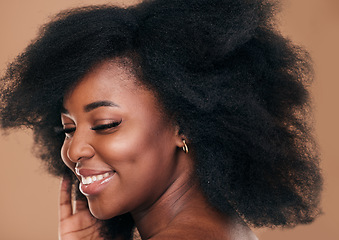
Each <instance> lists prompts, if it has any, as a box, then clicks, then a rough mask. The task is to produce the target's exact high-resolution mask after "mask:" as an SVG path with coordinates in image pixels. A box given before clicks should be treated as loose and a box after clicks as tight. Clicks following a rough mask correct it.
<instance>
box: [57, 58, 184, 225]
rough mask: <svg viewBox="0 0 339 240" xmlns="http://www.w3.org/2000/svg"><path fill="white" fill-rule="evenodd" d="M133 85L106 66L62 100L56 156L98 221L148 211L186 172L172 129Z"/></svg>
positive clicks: (121, 69) (119, 68)
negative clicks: (61, 132) (61, 131)
mask: <svg viewBox="0 0 339 240" xmlns="http://www.w3.org/2000/svg"><path fill="white" fill-rule="evenodd" d="M136 81H138V80H136V78H135V77H134V76H133V74H131V72H130V71H129V69H128V67H126V66H123V65H122V64H119V63H117V62H106V63H103V64H100V65H99V66H98V67H96V68H95V69H94V70H93V71H91V72H90V73H89V74H87V75H86V76H85V77H84V78H83V79H82V80H81V81H80V82H79V83H78V84H77V85H76V87H75V88H74V89H72V91H70V92H69V93H68V94H67V95H66V96H65V98H64V109H65V110H64V111H63V113H62V114H61V118H62V123H63V126H64V129H65V132H66V137H65V141H64V144H63V147H62V149H61V156H62V159H63V161H64V162H65V164H66V165H67V166H68V167H69V168H70V169H71V170H73V171H74V173H76V175H77V177H78V178H79V180H80V181H81V183H80V186H79V187H80V190H81V191H82V193H83V194H84V195H85V196H86V197H87V199H88V203H89V208H90V211H91V212H92V214H93V215H94V216H95V217H97V218H99V219H108V218H111V217H114V216H117V215H120V214H123V213H126V212H133V211H139V210H140V211H142V210H144V209H147V208H149V207H150V206H151V205H152V204H153V203H154V202H155V201H156V200H157V199H158V198H159V197H160V196H161V195H162V194H163V193H164V192H165V191H166V189H167V188H168V187H169V186H170V184H171V183H173V182H174V181H175V179H176V178H178V177H180V175H181V174H183V172H184V171H187V169H185V168H183V167H182V165H181V161H180V160H179V158H178V155H180V154H184V153H183V152H182V150H180V148H179V147H181V146H182V139H181V137H180V136H179V135H178V134H177V132H178V131H177V127H176V126H174V125H173V124H172V123H171V121H170V120H169V119H166V117H165V116H164V114H162V113H161V110H160V109H159V108H160V106H159V104H157V99H156V98H155V97H154V95H153V94H152V92H151V91H149V90H146V89H145V88H143V87H141V86H140V84H137V83H136Z"/></svg>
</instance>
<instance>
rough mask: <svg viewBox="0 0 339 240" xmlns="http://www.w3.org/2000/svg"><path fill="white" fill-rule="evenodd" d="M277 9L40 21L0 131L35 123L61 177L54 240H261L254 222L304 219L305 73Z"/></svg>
mask: <svg viewBox="0 0 339 240" xmlns="http://www.w3.org/2000/svg"><path fill="white" fill-rule="evenodd" d="M275 8H276V5H274V4H273V3H271V2H268V1H254V0H249V1H227V0H224V1H210V0H209V1H207V0H192V1H189V2H188V1H179V0H177V1H173V0H172V1H165V0H157V1H145V2H143V3H141V4H139V5H136V6H132V7H129V8H126V9H123V8H117V7H111V6H97V7H88V8H82V9H74V10H69V11H65V12H62V13H60V14H59V15H58V16H56V17H55V19H54V20H53V21H52V22H50V23H49V24H47V25H46V26H44V28H43V29H42V31H41V33H40V35H39V37H38V38H37V39H36V40H35V41H34V42H33V43H32V44H30V45H29V46H28V48H27V49H26V50H25V52H24V53H23V54H21V55H20V56H19V57H18V58H17V59H16V60H15V61H14V62H13V63H12V64H11V65H10V66H9V68H8V70H7V73H6V75H5V76H4V77H3V78H2V90H1V92H2V102H3V105H2V108H1V116H2V117H1V122H2V127H3V128H10V127H18V126H23V125H24V126H27V127H30V128H32V129H33V131H34V134H35V141H36V144H38V145H39V146H40V147H41V150H40V152H39V155H40V157H41V158H42V159H43V160H44V161H46V163H47V164H48V169H49V171H50V172H52V173H54V174H56V175H59V176H64V180H63V183H62V187H61V201H60V229H59V232H60V239H99V238H107V239H130V238H131V235H132V232H133V229H134V227H136V228H137V230H138V231H139V233H140V236H141V238H142V239H155V240H157V239H255V236H254V235H253V233H252V232H251V231H250V229H249V228H248V226H256V227H260V226H295V225H296V224H302V223H309V222H312V221H313V220H314V218H315V217H316V216H317V215H318V214H319V208H318V202H319V192H320V189H321V176H320V174H319V169H318V156H317V151H316V147H315V143H314V140H313V138H312V136H311V132H310V127H309V125H308V123H307V119H306V114H307V112H308V110H309V107H308V103H309V95H308V92H307V89H306V86H307V84H308V83H309V81H310V80H311V77H312V76H311V73H312V72H311V68H310V65H309V59H308V56H307V54H306V53H305V52H304V51H303V50H302V49H300V48H298V47H297V46H295V45H293V44H292V43H290V42H289V41H288V40H286V39H284V38H283V37H282V36H281V35H280V34H279V33H278V32H277V31H276V30H274V25H273V23H272V16H273V13H274V9H275ZM60 116H61V118H60ZM60 151H61V159H60V157H59V156H60ZM71 184H73V185H74V186H76V187H75V188H76V189H80V191H81V192H82V195H80V194H76V195H77V197H76V198H77V199H76V201H75V205H74V208H72V195H71V193H70V185H71ZM78 185H79V188H78ZM82 196H85V197H86V201H84V200H83V197H82Z"/></svg>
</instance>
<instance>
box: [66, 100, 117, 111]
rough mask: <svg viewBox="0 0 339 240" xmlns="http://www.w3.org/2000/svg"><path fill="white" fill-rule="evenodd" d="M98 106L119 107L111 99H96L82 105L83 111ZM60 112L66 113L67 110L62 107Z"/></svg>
mask: <svg viewBox="0 0 339 240" xmlns="http://www.w3.org/2000/svg"><path fill="white" fill-rule="evenodd" d="M99 107H119V105H118V104H116V103H114V102H111V101H97V102H92V103H89V104H87V105H86V106H84V111H85V112H90V111H92V110H94V109H96V108H99ZM61 113H65V114H68V113H69V112H68V110H67V109H66V108H64V107H62V108H61Z"/></svg>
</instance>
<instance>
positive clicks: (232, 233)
mask: <svg viewBox="0 0 339 240" xmlns="http://www.w3.org/2000/svg"><path fill="white" fill-rule="evenodd" d="M192 239H194V240H258V238H257V237H256V236H255V235H254V233H253V232H252V231H251V230H250V229H249V228H247V227H245V226H238V225H237V226H236V227H235V228H232V229H230V228H228V227H227V226H224V227H220V226H215V225H211V224H208V223H207V224H205V223H204V224H199V223H198V224H194V225H192V224H189V223H187V224H181V225H180V226H178V225H177V226H172V227H170V228H168V229H166V230H165V231H163V232H161V233H159V234H158V235H156V236H154V237H152V238H150V239H149V240H192Z"/></svg>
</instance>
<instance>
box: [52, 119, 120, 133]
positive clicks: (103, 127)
mask: <svg viewBox="0 0 339 240" xmlns="http://www.w3.org/2000/svg"><path fill="white" fill-rule="evenodd" d="M121 122H122V120H120V121H118V122H111V123H108V124H101V125H97V126H94V127H91V130H94V131H103V130H106V129H111V128H115V127H117V126H119V125H120V123H121ZM75 130H76V128H75V127H73V128H60V129H56V130H55V131H56V132H57V133H63V134H65V135H66V136H67V134H71V133H73V132H75Z"/></svg>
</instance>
